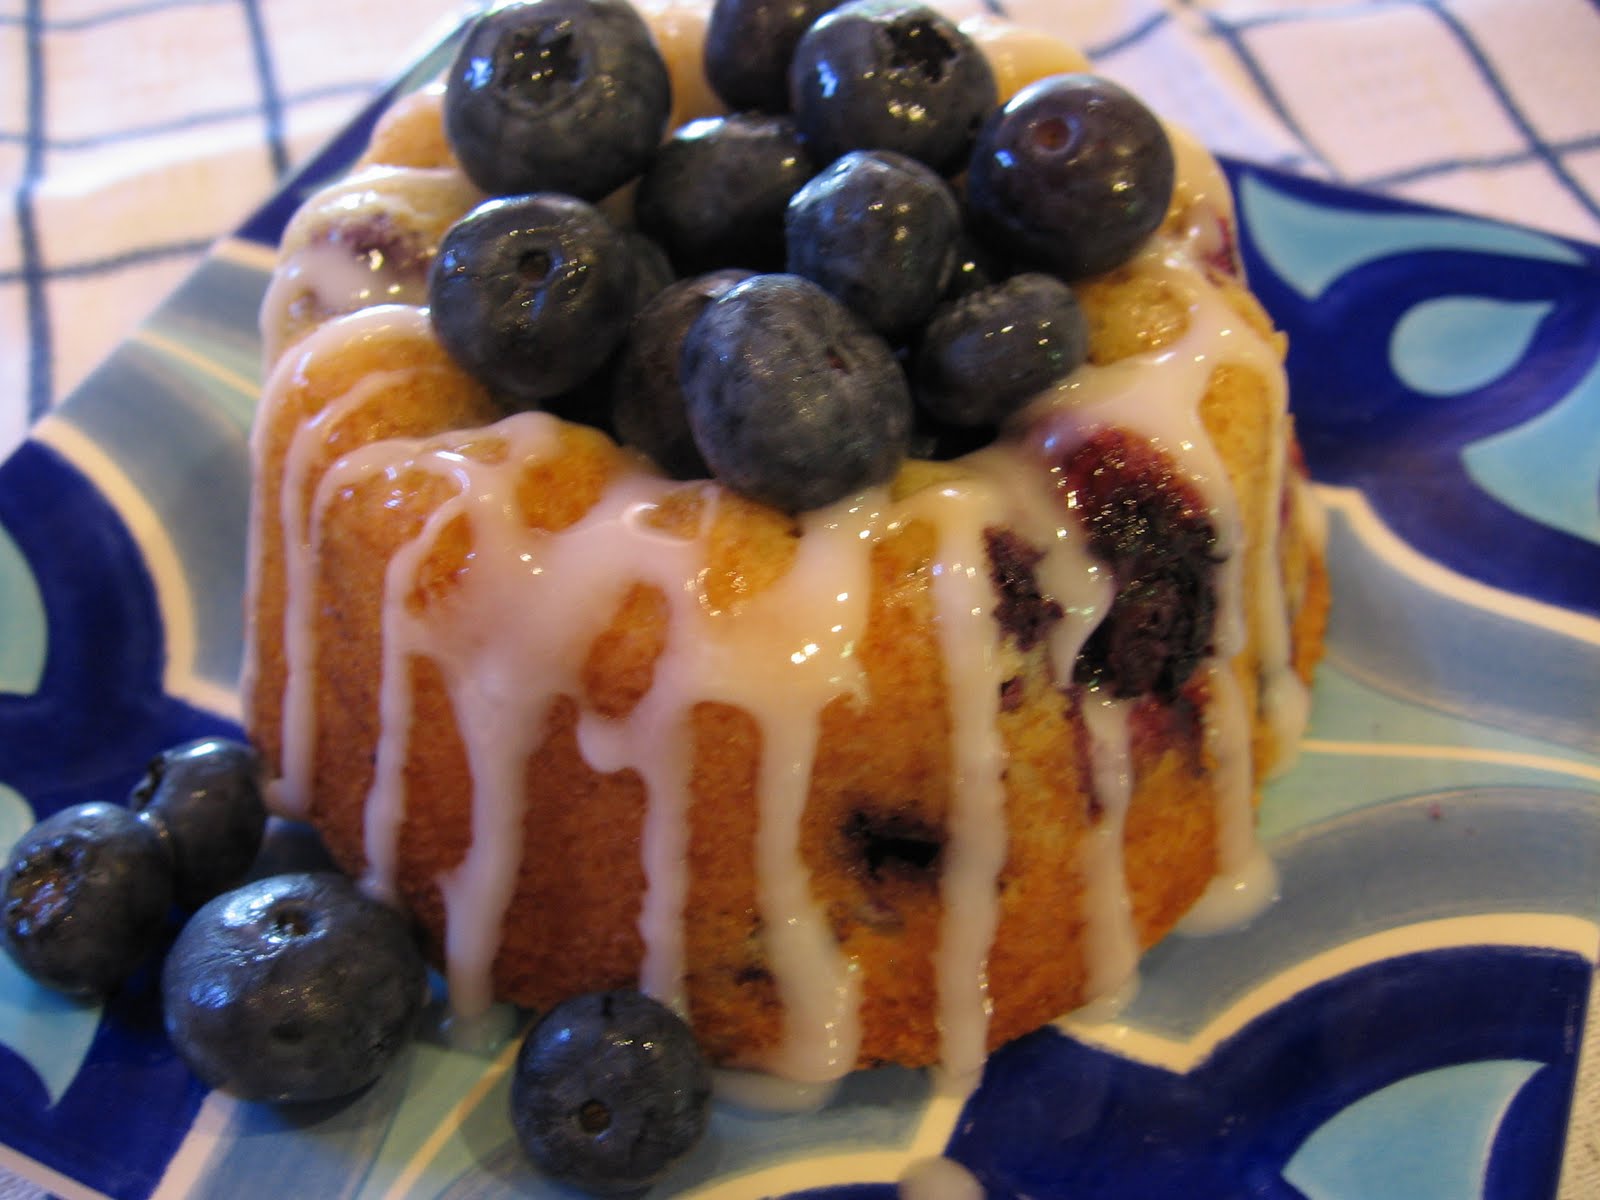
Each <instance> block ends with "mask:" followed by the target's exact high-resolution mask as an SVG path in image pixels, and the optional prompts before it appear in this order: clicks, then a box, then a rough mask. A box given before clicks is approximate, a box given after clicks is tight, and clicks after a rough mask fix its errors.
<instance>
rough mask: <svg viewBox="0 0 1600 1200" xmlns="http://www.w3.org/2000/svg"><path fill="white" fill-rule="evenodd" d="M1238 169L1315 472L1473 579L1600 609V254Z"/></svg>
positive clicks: (1243, 207) (1246, 229) (1255, 280)
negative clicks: (1357, 494)
mask: <svg viewBox="0 0 1600 1200" xmlns="http://www.w3.org/2000/svg"><path fill="white" fill-rule="evenodd" d="M1228 165H1229V170H1230V174H1231V176H1232V178H1233V182H1234V186H1235V188H1236V191H1237V194H1238V197H1239V210H1240V225H1241V231H1240V233H1241V236H1240V243H1241V248H1242V250H1243V252H1244V257H1245V264H1246V269H1247V272H1248V275H1249V278H1250V282H1251V285H1252V287H1253V288H1254V289H1255V291H1256V292H1257V294H1258V295H1259V296H1260V298H1261V301H1262V303H1263V304H1264V305H1266V307H1267V309H1268V311H1270V312H1271V313H1272V314H1273V316H1274V318H1275V319H1276V320H1277V322H1278V324H1279V325H1280V327H1282V328H1283V329H1284V331H1285V332H1286V333H1287V334H1288V335H1289V363H1288V365H1289V373H1290V378H1291V380H1292V387H1293V395H1294V401H1293V403H1294V409H1295V414H1296V416H1295V419H1296V423H1297V428H1298V430H1299V433H1300V440H1301V445H1302V447H1303V449H1304V451H1305V456H1306V460H1307V463H1308V465H1309V466H1310V468H1311V473H1312V475H1313V476H1314V477H1315V478H1316V479H1318V480H1319V481H1321V482H1324V483H1333V484H1341V485H1346V486H1352V487H1357V488H1359V489H1361V491H1363V492H1364V493H1365V494H1366V496H1367V498H1368V500H1369V501H1370V502H1371V504H1372V506H1373V508H1374V509H1375V510H1376V511H1377V512H1378V513H1379V514H1380V515H1381V517H1382V518H1383V520H1384V521H1385V523H1386V524H1388V525H1389V526H1390V527H1391V528H1392V529H1393V530H1394V531H1395V532H1396V533H1397V534H1399V536H1401V537H1402V538H1404V539H1405V540H1406V541H1407V542H1409V543H1410V544H1411V545H1412V546H1413V547H1415V548H1416V549H1417V550H1419V551H1421V552H1422V553H1423V554H1425V555H1426V556H1428V557H1429V558H1432V559H1434V560H1435V561H1437V562H1440V563H1442V564H1444V565H1446V566H1448V567H1450V568H1452V569H1453V570H1456V571H1458V572H1460V573H1461V574H1463V575H1466V576H1467V577H1469V578H1472V579H1475V580H1477V581H1479V582H1481V583H1485V584H1488V585H1490V586H1492V587H1497V588H1501V589H1503V590H1506V591H1509V592H1514V593H1518V594H1520V595H1524V596H1529V597H1532V598H1534V599H1537V600H1541V601H1545V602H1547V603H1550V604H1554V605H1559V606H1562V607H1565V608H1569V609H1572V610H1575V611H1578V612H1582V613H1587V614H1591V615H1600V248H1596V247H1592V246H1585V245H1581V244H1579V243H1576V242H1568V241H1563V240H1561V239H1558V238H1555V237H1552V236H1549V235H1546V234H1542V233H1538V232H1535V231H1532V230H1526V229H1518V228H1514V227H1510V226H1506V225H1502V224H1497V223H1495V222H1492V221H1486V220H1478V219H1476V218H1472V217H1465V216H1460V215H1457V214H1452V213H1445V212H1440V211H1436V210H1431V209H1427V208H1423V207H1420V206H1417V205H1410V204H1405V203H1402V202H1399V201H1394V200H1388V199H1382V198H1379V197H1374V196H1368V195H1363V194H1359V193H1352V192H1347V191H1344V190H1342V189H1338V188H1333V187H1329V186H1327V185H1324V184H1319V183H1315V182H1311V181H1307V180H1301V179H1295V178H1292V177H1289V176H1285V175H1281V174H1278V173H1275V172H1271V171H1267V170H1263V169H1261V168H1257V167H1253V166H1243V165H1240V164H1228Z"/></svg>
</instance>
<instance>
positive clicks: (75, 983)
mask: <svg viewBox="0 0 1600 1200" xmlns="http://www.w3.org/2000/svg"><path fill="white" fill-rule="evenodd" d="M172 901H173V882H172V861H171V859H170V858H169V857H168V855H167V851H166V848H165V847H164V846H163V845H162V844H161V837H160V835H159V834H157V833H156V831H155V830H154V829H153V828H151V827H150V826H149V825H147V824H146V823H145V822H143V821H141V820H139V818H138V817H136V816H134V815H133V813H131V812H129V811H128V810H127V809H126V808H123V807H121V806H120V805H116V804H103V803H99V802H96V803H91V804H75V805H73V806H72V807H71V808H64V809H62V810H61V811H60V812H58V813H56V814H55V815H53V816H49V817H46V818H45V819H44V820H42V821H40V822H39V823H38V824H37V825H35V826H34V827H33V828H32V829H30V830H28V832H27V833H25V834H23V835H22V837H21V838H20V839H19V840H18V841H17V844H16V845H15V846H13V847H12V848H11V854H10V857H9V858H8V859H7V861H6V865H5V871H4V874H3V875H0V904H3V905H4V909H3V913H0V943H3V944H4V946H5V948H6V950H7V951H8V952H9V953H10V955H11V957H12V958H13V959H14V960H15V961H16V963H17V965H18V966H19V967H21V968H22V969H23V970H24V971H26V972H27V973H28V974H29V975H31V976H32V977H33V978H34V979H36V980H38V981H39V982H40V983H43V984H46V985H47V986H49V987H52V988H55V989H56V990H58V991H62V992H66V993H68V994H70V995H75V996H93V995H101V994H104V993H106V992H109V991H111V990H112V989H113V988H115V987H116V986H117V985H118V984H120V983H121V982H122V981H123V980H124V979H126V978H127V977H128V976H129V975H131V974H133V972H134V971H135V970H136V969H138V967H139V966H140V965H141V964H142V963H144V961H145V960H146V959H148V958H150V957H151V956H152V955H153V954H154V953H155V952H156V950H157V949H158V948H159V947H160V945H161V941H162V939H163V938H164V937H165V935H166V930H167V917H168V914H169V912H170V911H171V908H172Z"/></svg>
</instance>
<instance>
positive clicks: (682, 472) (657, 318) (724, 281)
mask: <svg viewBox="0 0 1600 1200" xmlns="http://www.w3.org/2000/svg"><path fill="white" fill-rule="evenodd" d="M751 274H752V272H750V271H742V270H736V269H728V270H723V271H711V272H708V273H707V274H704V275H696V276H693V277H692V278H689V279H680V280H678V281H677V282H676V283H674V284H671V285H670V286H669V287H667V288H665V289H663V290H662V291H661V292H660V293H659V294H658V295H657V296H656V297H655V298H654V299H652V300H651V301H650V303H649V304H646V305H645V306H644V307H643V308H641V309H640V310H639V311H638V312H637V313H635V314H634V318H633V320H632V322H631V323H630V324H629V326H628V337H627V340H626V341H625V342H624V343H623V347H622V350H621V352H620V353H619V354H618V356H617V368H616V374H615V376H614V377H613V379H612V385H611V388H612V392H611V394H612V407H611V425H612V428H613V429H615V430H616V432H617V436H618V437H619V438H621V439H622V440H623V441H624V442H626V443H627V444H628V445H630V446H632V447H633V448H634V449H635V450H641V451H643V452H644V453H645V454H647V455H648V456H649V457H650V459H651V461H653V462H654V463H655V464H656V466H658V467H660V468H661V469H662V470H663V471H665V472H666V473H667V474H668V475H671V476H672V477H674V478H675V479H704V478H705V477H706V476H708V475H710V474H711V469H710V468H709V467H707V466H706V462H705V459H704V458H702V457H701V456H700V450H699V448H698V447H697V446H696V445H695V444H694V434H693V432H692V431H691V430H690V429H689V413H688V410H687V407H686V405H685V402H684V398H683V384H682V381H681V378H680V376H679V363H680V360H681V358H682V354H683V339H684V336H685V335H686V334H687V333H688V332H689V326H691V325H693V324H694V322H695V318H696V317H698V316H699V315H700V314H701V313H702V312H704V311H705V307H706V305H708V304H710V303H711V302H712V301H713V300H715V299H717V297H719V296H721V295H723V294H724V293H726V292H727V291H728V290H729V289H730V288H732V287H734V286H735V285H736V284H740V283H743V282H744V281H745V280H746V279H749V278H750V276H751Z"/></svg>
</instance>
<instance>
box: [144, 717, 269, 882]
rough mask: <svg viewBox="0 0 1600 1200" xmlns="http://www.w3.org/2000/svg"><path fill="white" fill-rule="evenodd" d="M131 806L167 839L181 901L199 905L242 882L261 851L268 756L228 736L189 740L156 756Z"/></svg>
mask: <svg viewBox="0 0 1600 1200" xmlns="http://www.w3.org/2000/svg"><path fill="white" fill-rule="evenodd" d="M128 807H129V808H130V809H132V810H133V811H134V812H135V813H137V814H138V816H139V818H140V819H141V820H143V821H145V822H146V823H148V824H149V825H150V827H151V828H153V829H154V830H155V831H156V833H157V834H159V835H160V837H161V839H162V840H163V841H164V842H165V843H166V845H167V849H168V851H169V852H170V854H171V855H172V862H173V866H174V868H175V882H176V884H177V890H178V903H179V904H181V905H183V906H184V907H185V908H198V907H199V906H200V905H202V904H204V903H205V902H206V901H207V900H209V899H211V897H213V896H215V895H216V894H217V893H219V892H224V891H226V890H227V889H229V888H231V887H235V886H237V885H238V884H239V883H240V882H241V881H243V879H244V877H245V875H246V873H247V872H248V871H249V870H250V864H251V863H252V862H254V861H255V857H256V854H257V852H258V851H259V850H260V849H261V836H262V833H263V831H264V830H265V829H266V824H267V809H266V804H265V803H264V802H263V800H262V794H261V760H260V758H259V756H258V755H257V754H256V752H255V751H254V750H253V749H251V748H250V747H249V746H247V745H245V744H243V743H242V742H236V741H233V740H231V739H229V738H201V739H198V740H196V741H192V742H185V743H184V744H183V745H181V746H174V747H172V748H171V749H168V750H164V751H162V752H161V754H159V755H157V756H156V758H155V759H154V760H153V761H152V762H151V763H150V766H149V768H148V769H147V770H146V771H145V776H144V778H143V779H142V780H140V781H139V783H138V784H136V785H135V786H134V789H133V792H132V793H131V794H130V795H129V797H128Z"/></svg>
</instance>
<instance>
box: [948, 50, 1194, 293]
mask: <svg viewBox="0 0 1600 1200" xmlns="http://www.w3.org/2000/svg"><path fill="white" fill-rule="evenodd" d="M1175 169H1176V168H1175V165H1174V159H1173V154H1172V143H1171V142H1170V141H1169V140H1168V138H1167V133H1166V130H1164V129H1163V128H1162V127H1161V122H1160V121H1158V120H1157V119H1156V117H1155V114H1154V113H1152V112H1151V111H1150V110H1149V109H1148V108H1146V107H1145V106H1144V105H1143V104H1142V103H1140V102H1139V100H1138V99H1136V98H1135V97H1134V96H1132V95H1130V94H1129V93H1128V92H1126V91H1124V90H1123V89H1122V88H1120V87H1118V86H1117V85H1116V84H1114V83H1111V82H1110V81H1109V80H1105V79H1101V78H1100V77H1099V76H1095V75H1054V76H1050V77H1049V78H1046V79H1041V80H1039V81H1038V82H1037V83H1033V84H1030V85H1029V86H1027V87H1025V88H1023V89H1022V90H1021V91H1020V92H1018V93H1017V94H1016V95H1015V96H1013V97H1012V98H1011V100H1010V101H1009V102H1008V103H1007V104H1006V106H1005V107H1004V108H1002V109H1000V110H999V111H998V112H996V113H994V114H993V115H992V116H991V117H990V118H989V119H988V120H987V121H986V122H985V123H984V126H983V129H982V130H981V131H980V133H979V135H978V141H977V144H976V145H975V146H974V147H973V150H972V165H971V169H970V170H969V171H968V173H967V205H968V208H969V210H970V211H971V213H972V217H973V221H974V224H975V225H976V226H977V228H978V231H979V233H980V235H981V236H983V237H984V238H985V239H986V240H988V241H989V242H990V243H991V244H992V245H993V246H994V247H995V248H996V249H997V250H999V251H1000V252H1001V253H1002V254H1005V255H1008V256H1010V257H1012V258H1014V259H1016V260H1018V261H1021V262H1027V263H1031V264H1033V265H1034V267H1035V268H1036V269H1040V270H1047V271H1052V272H1054V273H1055V274H1058V275H1060V276H1061V277H1062V278H1064V279H1081V278H1083V277H1084V276H1086V275H1097V274H1100V273H1101V272H1104V271H1109V270H1111V269H1112V268H1113V267H1117V266H1120V265H1121V264H1122V263H1124V262H1126V261H1127V260H1128V259H1129V258H1131V257H1132V256H1133V254H1134V253H1135V251H1137V250H1138V249H1139V247H1140V246H1141V245H1143V243H1144V241H1145V239H1146V238H1148V237H1149V236H1150V234H1152V233H1153V232H1155V230H1156V228H1157V227H1158V226H1159V225H1160V224H1161V222H1162V219H1163V218H1164V217H1165V216H1166V213H1167V205H1168V204H1169V203H1170V201H1171V199H1172V187H1173V180H1174V177H1175Z"/></svg>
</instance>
